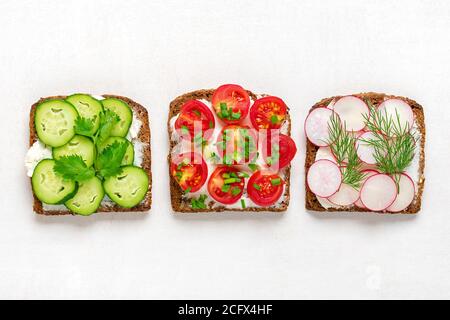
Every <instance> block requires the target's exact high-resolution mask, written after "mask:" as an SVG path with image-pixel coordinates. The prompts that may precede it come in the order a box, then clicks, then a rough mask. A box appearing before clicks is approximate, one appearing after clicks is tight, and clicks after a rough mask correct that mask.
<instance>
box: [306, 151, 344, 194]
mask: <svg viewBox="0 0 450 320" xmlns="http://www.w3.org/2000/svg"><path fill="white" fill-rule="evenodd" d="M306 180H307V183H308V187H309V189H310V190H311V191H312V192H313V193H314V194H315V195H317V196H319V197H322V198H328V197H330V196H332V195H333V194H334V193H335V192H336V191H338V190H339V187H340V186H341V183H342V173H341V169H339V167H338V166H337V164H336V163H334V162H332V161H330V160H318V161H316V162H314V163H313V164H312V165H311V167H310V168H309V170H308V175H307V177H306Z"/></svg>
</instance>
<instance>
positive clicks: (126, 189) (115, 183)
mask: <svg viewBox="0 0 450 320" xmlns="http://www.w3.org/2000/svg"><path fill="white" fill-rule="evenodd" d="M148 183H149V180H148V176H147V173H146V172H145V171H144V170H143V169H142V168H139V167H134V166H127V167H123V171H122V173H121V174H119V175H117V176H114V177H108V178H106V180H105V181H104V182H103V187H104V188H105V192H106V194H107V195H108V197H110V198H111V200H113V201H114V202H115V203H117V204H118V205H119V206H121V207H123V208H132V207H135V206H137V205H138V204H139V203H140V202H141V201H142V200H143V199H144V198H145V195H146V194H147V191H148Z"/></svg>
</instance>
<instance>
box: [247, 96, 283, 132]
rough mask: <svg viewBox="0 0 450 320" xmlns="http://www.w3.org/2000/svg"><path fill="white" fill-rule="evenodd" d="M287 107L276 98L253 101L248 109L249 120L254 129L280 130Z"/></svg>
mask: <svg viewBox="0 0 450 320" xmlns="http://www.w3.org/2000/svg"><path fill="white" fill-rule="evenodd" d="M286 113H287V106H286V104H285V103H284V102H283V100H281V99H280V98H277V97H264V98H260V99H258V100H256V101H255V103H254V104H253V106H252V107H251V109H250V120H251V122H252V124H253V126H254V127H255V128H256V129H280V128H281V125H282V124H283V122H284V120H285V119H286Z"/></svg>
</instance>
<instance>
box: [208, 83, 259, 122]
mask: <svg viewBox="0 0 450 320" xmlns="http://www.w3.org/2000/svg"><path fill="white" fill-rule="evenodd" d="M212 105H213V108H214V110H215V112H216V114H217V116H218V117H219V119H221V120H222V121H224V122H226V123H229V124H235V123H239V122H241V121H242V120H243V119H244V118H245V117H247V114H248V108H249V106H250V97H249V96H248V93H247V91H245V90H244V89H243V88H242V87H241V86H238V85H235V84H226V85H222V86H220V87H219V88H217V89H216V91H214V94H213V96H212Z"/></svg>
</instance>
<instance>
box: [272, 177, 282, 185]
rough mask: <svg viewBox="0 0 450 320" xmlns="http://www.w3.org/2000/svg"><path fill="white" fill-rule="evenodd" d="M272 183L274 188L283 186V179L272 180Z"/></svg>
mask: <svg viewBox="0 0 450 320" xmlns="http://www.w3.org/2000/svg"><path fill="white" fill-rule="evenodd" d="M270 183H271V184H272V185H273V186H279V185H280V184H281V179H280V178H276V179H271V180H270Z"/></svg>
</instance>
